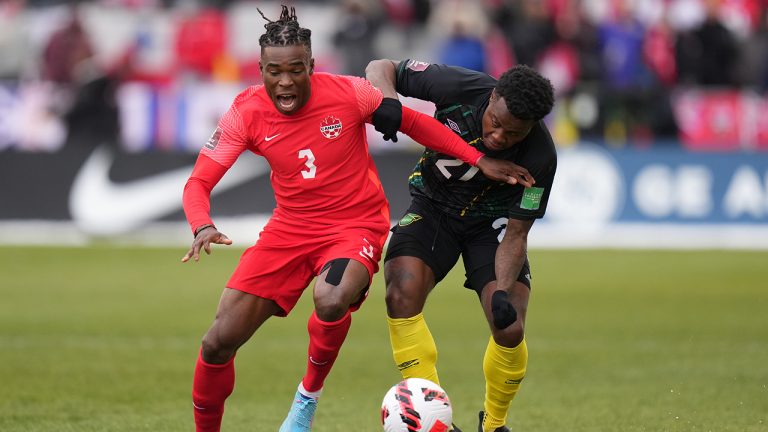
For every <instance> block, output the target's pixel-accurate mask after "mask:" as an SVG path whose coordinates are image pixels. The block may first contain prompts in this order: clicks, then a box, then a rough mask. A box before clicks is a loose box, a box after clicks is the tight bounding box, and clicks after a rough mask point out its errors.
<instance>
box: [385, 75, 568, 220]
mask: <svg viewBox="0 0 768 432" xmlns="http://www.w3.org/2000/svg"><path fill="white" fill-rule="evenodd" d="M495 86H496V79H494V78H493V77H491V76H489V75H487V74H484V73H481V72H476V71H472V70H469V69H464V68H460V67H453V66H445V65H437V64H428V63H424V62H420V61H416V60H403V61H401V62H400V63H399V64H398V66H397V84H396V89H397V92H398V93H400V94H401V95H403V96H409V97H414V98H417V99H422V100H427V101H431V102H433V103H434V104H435V106H436V112H435V118H437V119H438V120H439V121H440V122H441V123H443V124H444V125H445V126H447V127H448V128H450V129H451V130H453V131H454V133H456V134H458V135H459V136H460V137H462V138H463V139H464V141H466V142H467V143H469V145H471V146H473V147H475V148H477V149H478V150H480V151H481V152H483V153H485V154H487V155H488V156H490V157H493V158H497V159H505V160H509V161H512V162H514V163H516V164H517V165H520V166H522V167H524V168H526V169H527V170H528V171H529V172H530V173H531V175H532V176H533V178H534V179H535V180H536V184H535V185H533V187H531V188H526V187H524V186H522V185H510V184H507V183H500V182H495V181H491V180H489V179H487V178H486V177H485V176H484V175H483V174H482V173H481V172H480V170H479V169H478V168H476V167H473V166H470V165H468V164H465V163H464V162H462V161H460V160H458V159H454V158H452V157H450V156H448V155H446V154H443V153H439V152H435V151H433V150H430V149H426V150H425V151H424V154H423V155H422V156H421V158H420V159H419V162H418V163H417V164H416V167H415V168H414V170H413V173H412V174H411V176H410V178H409V185H410V192H411V195H412V196H414V197H422V198H426V199H428V200H429V201H431V202H432V203H433V204H435V205H437V206H438V207H440V208H441V209H443V210H444V211H446V212H448V213H451V214H457V215H459V216H487V217H509V218H512V219H523V220H525V219H536V218H541V217H543V216H544V213H545V211H546V208H547V201H548V200H549V194H550V191H551V189H552V182H553V180H554V177H555V169H556V167H557V153H556V151H555V144H554V142H553V141H552V137H551V136H550V134H549V131H548V130H547V127H546V126H545V125H544V122H543V121H540V122H538V123H537V124H536V125H534V127H533V128H532V129H531V132H530V133H529V134H528V136H526V137H525V139H524V140H522V141H520V142H519V143H517V144H515V145H513V146H512V147H511V148H509V149H505V150H501V151H491V150H488V149H487V148H486V147H485V145H484V144H483V138H482V136H483V135H482V132H483V128H482V118H483V113H485V109H486V108H488V103H489V101H490V98H491V92H492V91H493V88H494V87H495Z"/></svg>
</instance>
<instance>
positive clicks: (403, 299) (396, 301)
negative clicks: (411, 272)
mask: <svg viewBox="0 0 768 432" xmlns="http://www.w3.org/2000/svg"><path fill="white" fill-rule="evenodd" d="M384 301H385V302H386V304H387V312H394V313H395V314H397V315H400V314H402V313H403V312H405V309H407V307H408V305H409V304H410V301H409V299H408V296H406V295H405V293H404V292H403V290H402V288H401V286H400V285H398V284H389V285H387V292H386V294H385V295H384ZM390 316H392V313H390Z"/></svg>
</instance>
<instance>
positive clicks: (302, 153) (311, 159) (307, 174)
mask: <svg viewBox="0 0 768 432" xmlns="http://www.w3.org/2000/svg"><path fill="white" fill-rule="evenodd" d="M304 158H307V161H306V162H304V165H306V166H307V168H309V171H301V176H302V177H304V178H305V179H310V178H315V172H316V171H317V167H316V166H315V155H314V154H313V153H312V150H310V149H304V150H299V159H304Z"/></svg>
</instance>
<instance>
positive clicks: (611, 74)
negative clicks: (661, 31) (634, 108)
mask: <svg viewBox="0 0 768 432" xmlns="http://www.w3.org/2000/svg"><path fill="white" fill-rule="evenodd" d="M611 4H612V5H613V14H612V15H613V16H612V18H611V19H609V20H607V21H604V22H602V23H600V25H599V26H598V38H599V49H600V56H601V58H602V66H603V74H604V75H603V78H604V79H605V82H606V84H607V85H608V86H610V87H612V88H615V89H636V88H638V87H640V86H641V85H642V84H643V81H644V78H645V76H646V69H645V65H644V63H643V58H642V53H643V51H642V45H643V38H644V32H645V29H644V28H643V25H642V24H641V23H640V22H639V21H638V20H637V18H636V17H635V16H634V15H633V14H632V11H631V10H630V9H629V8H628V6H627V0H612V3H611Z"/></svg>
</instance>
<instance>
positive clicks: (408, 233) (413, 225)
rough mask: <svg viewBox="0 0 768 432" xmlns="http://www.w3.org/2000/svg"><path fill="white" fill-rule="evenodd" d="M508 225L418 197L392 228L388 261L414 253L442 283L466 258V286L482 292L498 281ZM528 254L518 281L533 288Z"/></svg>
mask: <svg viewBox="0 0 768 432" xmlns="http://www.w3.org/2000/svg"><path fill="white" fill-rule="evenodd" d="M506 226H507V219H506V218H490V217H481V216H473V217H460V216H455V215H451V214H448V213H445V212H443V211H442V210H440V209H438V208H436V207H435V206H434V205H432V204H430V203H429V202H428V201H426V200H423V199H418V198H415V199H414V200H413V201H411V205H410V207H409V208H408V210H407V211H406V212H405V215H404V216H403V217H402V218H401V219H400V221H399V222H398V223H397V224H395V226H394V227H392V230H391V231H392V237H391V238H390V240H389V246H388V248H387V254H386V256H385V258H384V261H385V262H386V261H388V260H390V259H392V258H395V257H399V256H413V257H417V258H420V259H421V260H422V261H424V262H425V263H426V264H427V265H428V266H429V267H430V268H431V269H432V272H433V273H434V274H435V283H436V284H437V283H439V282H440V281H441V280H443V278H445V276H446V275H447V274H448V272H449V271H451V269H452V268H453V266H454V265H456V262H457V261H458V259H459V255H461V256H462V258H463V260H464V271H465V277H466V281H465V282H464V286H465V287H466V288H469V289H472V290H475V291H476V292H477V294H478V295H480V293H481V292H482V290H483V288H484V287H485V286H486V285H487V284H488V283H489V282H492V281H495V280H496V271H495V261H496V249H497V248H498V246H499V242H500V241H501V238H502V237H503V235H504V229H505V228H506ZM530 279H531V269H530V264H529V263H528V257H526V258H525V262H524V263H523V268H522V269H521V270H520V274H519V275H518V277H517V280H518V281H519V282H521V283H523V284H524V285H525V286H527V287H528V288H529V289H530V288H531V281H530Z"/></svg>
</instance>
